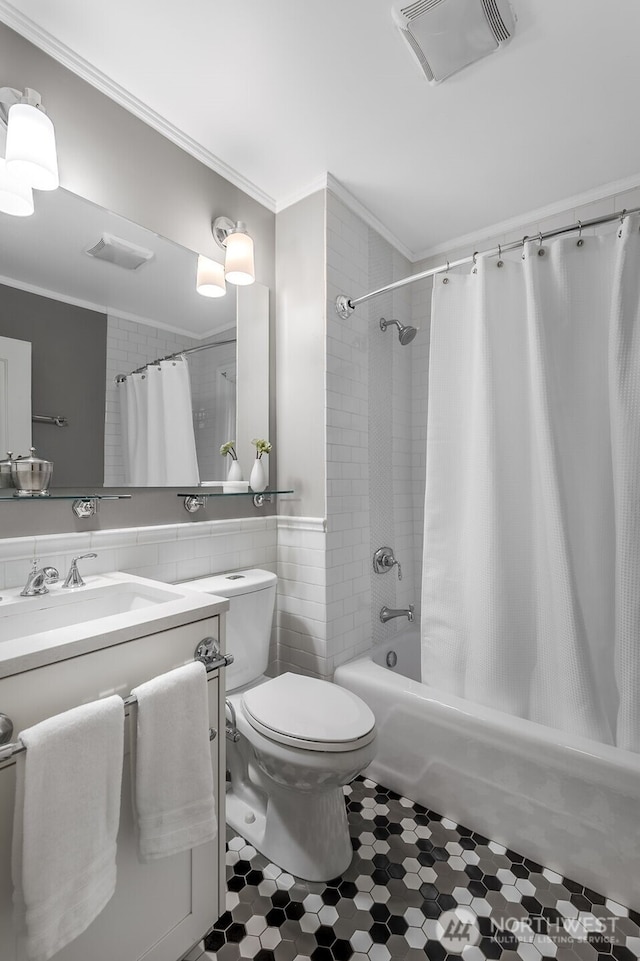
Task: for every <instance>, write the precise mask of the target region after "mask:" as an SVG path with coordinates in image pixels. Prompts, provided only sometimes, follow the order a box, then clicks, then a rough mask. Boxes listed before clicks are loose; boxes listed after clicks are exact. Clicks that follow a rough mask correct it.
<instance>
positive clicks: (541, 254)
mask: <svg viewBox="0 0 640 961" xmlns="http://www.w3.org/2000/svg"><path fill="white" fill-rule="evenodd" d="M546 252H547V251H546V250H545V248H544V247H543V246H542V231H541V230H539V231H538V257H544V255H545V254H546Z"/></svg>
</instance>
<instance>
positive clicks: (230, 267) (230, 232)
mask: <svg viewBox="0 0 640 961" xmlns="http://www.w3.org/2000/svg"><path fill="white" fill-rule="evenodd" d="M211 229H212V232H213V237H214V240H215V241H216V243H217V244H218V246H219V247H222V248H223V249H224V251H225V258H224V276H225V279H226V280H228V281H229V283H230V284H236V285H237V286H240V287H244V286H246V285H247V284H252V283H253V282H254V281H255V279H256V272H255V267H254V263H253V240H252V239H251V237H250V236H249V234H248V233H247V225H246V224H245V223H243V222H242V221H241V220H238V221H237V222H235V223H234V221H233V220H230V219H229V218H228V217H216V219H215V220H214V221H213V224H212V225H211Z"/></svg>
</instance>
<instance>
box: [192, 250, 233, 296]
mask: <svg viewBox="0 0 640 961" xmlns="http://www.w3.org/2000/svg"><path fill="white" fill-rule="evenodd" d="M196 290H197V291H198V293H199V294H202V296H203V297H224V295H225V294H226V292H227V288H226V285H225V282H224V267H223V266H222V264H219V263H217V262H216V261H215V260H210V259H209V258H208V257H204V256H203V255H202V254H198V270H197V274H196Z"/></svg>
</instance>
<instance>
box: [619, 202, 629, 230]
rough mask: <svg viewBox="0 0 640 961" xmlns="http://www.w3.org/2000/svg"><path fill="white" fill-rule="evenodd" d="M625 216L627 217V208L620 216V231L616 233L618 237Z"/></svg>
mask: <svg viewBox="0 0 640 961" xmlns="http://www.w3.org/2000/svg"><path fill="white" fill-rule="evenodd" d="M626 215H627V208H626V207H625V208H624V210H623V211H622V213H621V214H620V230H619V231H618V237H622V227H623V225H624V218H625V217H626Z"/></svg>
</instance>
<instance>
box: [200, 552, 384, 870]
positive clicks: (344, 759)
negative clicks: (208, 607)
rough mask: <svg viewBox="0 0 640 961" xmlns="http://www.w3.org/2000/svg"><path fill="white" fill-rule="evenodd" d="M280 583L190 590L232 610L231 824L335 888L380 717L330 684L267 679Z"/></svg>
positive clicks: (246, 580) (277, 857)
mask: <svg viewBox="0 0 640 961" xmlns="http://www.w3.org/2000/svg"><path fill="white" fill-rule="evenodd" d="M276 583H277V578H276V576H275V574H272V573H270V572H269V571H262V570H246V571H234V572H232V573H228V574H217V575H214V576H212V577H205V578H200V579H198V580H194V581H189V582H187V583H186V584H184V585H183V586H184V587H189V588H191V589H193V590H197V591H204V592H206V593H209V594H217V595H218V596H220V597H227V598H229V602H230V607H229V612H228V613H227V617H226V651H227V652H228V653H230V654H233V656H234V661H233V664H231V665H230V666H229V667H228V668H227V670H226V688H227V699H228V702H229V705H230V706H228V710H227V721H229V720H231V722H232V725H233V723H235V728H236V731H237V734H236V739H235V740H234V739H233V737H229V736H228V738H227V768H228V775H227V777H228V782H227V794H226V805H227V823H228V824H229V825H230V826H231V827H232V828H233V829H234V830H235V831H237V832H238V834H240V835H242V837H244V838H246V840H247V841H248V842H249V843H250V844H252V845H253V846H254V847H255V848H256V849H257V850H258V851H260V852H261V853H262V854H264V855H265V857H267V858H269V860H270V861H272V862H273V863H274V864H277V865H278V866H279V867H281V868H283V869H284V870H285V871H288V872H289V873H291V874H293V875H295V876H297V877H300V878H304V879H305V880H308V881H328V880H329V879H330V878H334V877H338V876H339V875H340V874H342V873H343V871H345V870H346V868H347V867H348V866H349V864H350V862H351V856H352V849H351V839H350V837H349V828H348V823H347V815H346V811H345V803H344V793H343V790H342V789H343V787H344V785H345V784H348V783H349V782H350V781H352V780H353V778H354V777H356V776H357V775H358V774H360V772H361V771H362V770H363V769H364V768H365V767H366V766H367V765H368V764H369V763H370V762H371V761H372V760H373V757H374V755H375V737H376V731H375V717H374V715H373V713H372V712H371V710H370V708H369V707H368V706H367V705H366V704H365V703H364V701H362V700H361V699H360V698H359V697H357V696H356V695H355V694H353V693H352V692H351V691H348V690H346V689H345V688H342V687H338V686H337V685H335V684H332V683H331V682H329V681H321V680H318V679H317V678H313V677H306V676H303V675H301V674H290V673H287V674H282V675H280V676H279V677H274V678H269V677H266V676H265V674H264V672H265V670H266V668H267V662H268V658H269V640H270V636H271V623H272V619H273V611H274V607H275V598H276ZM234 715H235V716H234Z"/></svg>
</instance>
